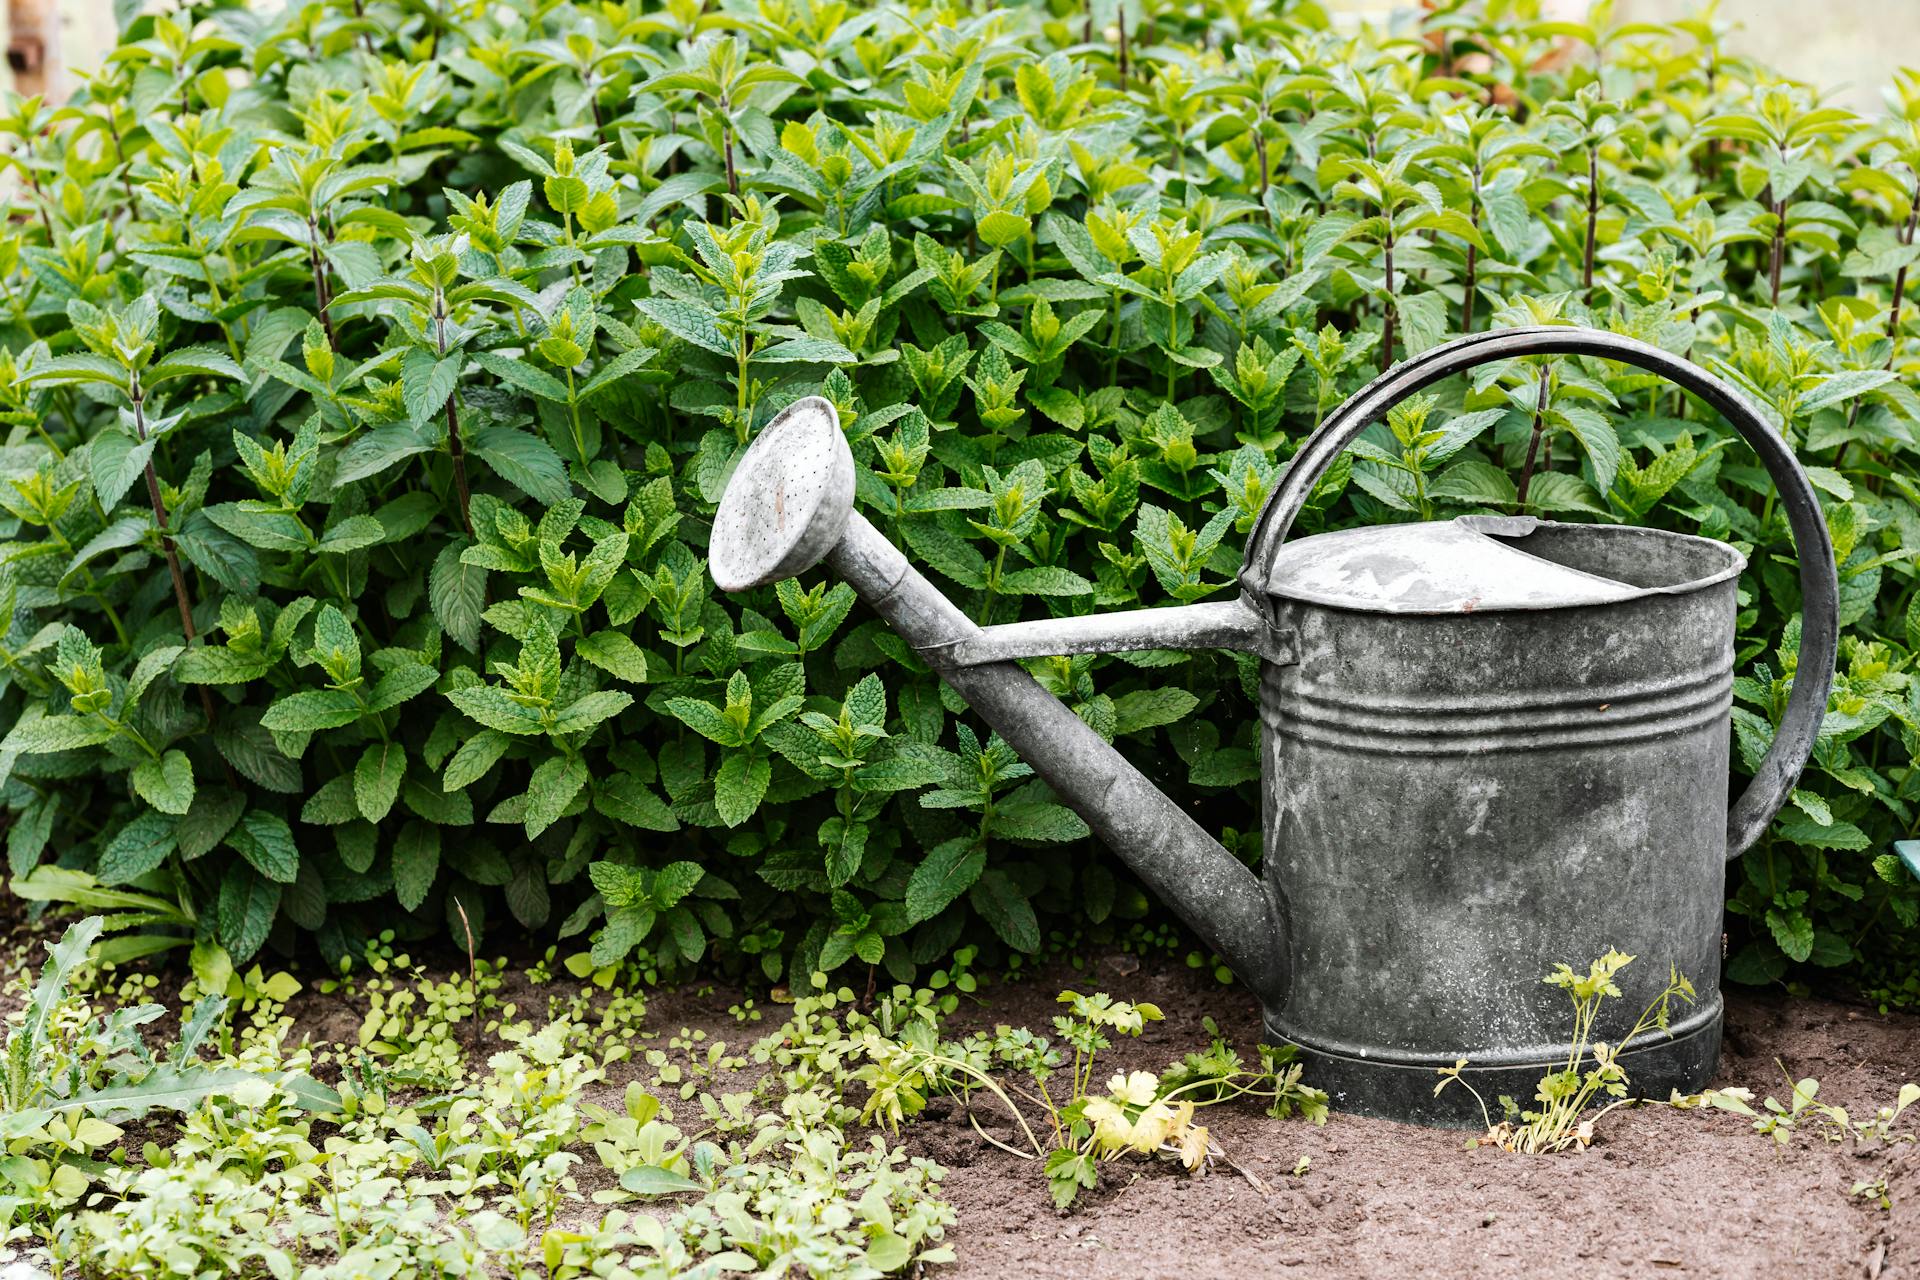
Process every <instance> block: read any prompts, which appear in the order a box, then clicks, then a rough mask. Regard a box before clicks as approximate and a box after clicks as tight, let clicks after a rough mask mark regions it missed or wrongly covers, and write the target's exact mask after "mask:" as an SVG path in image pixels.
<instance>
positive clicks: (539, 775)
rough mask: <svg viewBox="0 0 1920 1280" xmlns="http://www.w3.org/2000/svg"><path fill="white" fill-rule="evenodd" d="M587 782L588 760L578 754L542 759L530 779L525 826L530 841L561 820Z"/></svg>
mask: <svg viewBox="0 0 1920 1280" xmlns="http://www.w3.org/2000/svg"><path fill="white" fill-rule="evenodd" d="M586 785H587V763H586V761H585V760H582V759H581V758H580V757H578V756H573V757H571V758H568V757H564V756H555V757H552V758H551V759H547V760H543V761H541V762H540V767H539V768H537V769H535V770H534V771H533V777H532V778H531V779H529V780H528V782H527V810H526V818H525V825H526V831H527V839H529V840H531V839H533V838H534V837H535V836H537V835H539V834H540V833H541V832H542V831H545V830H546V829H547V828H548V827H550V826H552V825H553V824H554V823H555V822H557V821H559V819H560V815H561V814H562V813H564V812H565V811H566V808H567V806H568V805H570V804H572V803H573V798H574V797H575V796H577V795H579V794H580V788H582V787H584V786H586Z"/></svg>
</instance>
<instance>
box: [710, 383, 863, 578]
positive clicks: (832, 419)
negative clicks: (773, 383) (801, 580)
mask: <svg viewBox="0 0 1920 1280" xmlns="http://www.w3.org/2000/svg"><path fill="white" fill-rule="evenodd" d="M852 514H853V452H852V451H851V450H850V449H848V448H847V438H846V436H844V435H843V434H841V431H840V414H839V412H838V411H837V410H835V409H834V407H833V403H832V401H829V400H824V399H822V398H821V397H819V396H808V397H806V398H805V399H804V400H796V401H794V402H793V403H792V404H790V405H788V406H787V407H786V408H785V409H783V410H782V411H781V412H780V414H779V416H777V417H776V418H774V420H773V421H772V422H769V423H768V424H767V425H766V426H765V427H764V428H762V429H761V431H760V435H759V436H758V437H757V438H756V439H755V440H754V442H753V444H752V445H750V446H749V447H748V448H747V452H746V456H745V457H743V458H741V459H740V465H739V466H738V467H736V468H735V469H734V473H733V478H732V479H731V480H729V481H727V489H726V492H725V493H723V494H721V495H720V509H719V511H717V512H715V513H714V517H713V537H712V539H711V540H710V542H709V543H708V548H707V570H708V572H710V573H712V574H713V581H714V585H716V586H718V587H719V588H720V589H721V590H722V591H745V590H747V589H748V588H749V587H760V586H765V585H766V584H767V583H769V582H779V581H781V580H782V579H785V578H791V577H793V576H794V575H795V574H800V573H805V572H806V571H807V570H808V569H811V568H812V567H813V566H814V565H816V564H818V563H819V562H820V559H821V557H822V556H824V555H826V554H827V552H829V551H831V550H833V547H834V544H835V543H837V542H839V541H840V535H841V534H842V533H844V532H845V531H846V528H847V517H848V516H850V515H852Z"/></svg>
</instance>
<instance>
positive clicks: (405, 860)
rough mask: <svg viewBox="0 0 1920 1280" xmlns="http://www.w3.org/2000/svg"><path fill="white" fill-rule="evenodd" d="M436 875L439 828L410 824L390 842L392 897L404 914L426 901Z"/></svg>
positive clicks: (437, 869) (438, 862)
mask: <svg viewBox="0 0 1920 1280" xmlns="http://www.w3.org/2000/svg"><path fill="white" fill-rule="evenodd" d="M439 874H440V828H438V827H436V826H434V825H433V824H432V823H429V822H419V821H410V822H408V823H407V825H406V826H404V827H402V828H400V834H399V836H398V837H396V838H395V839H394V842H393V896H394V897H395V898H397V899H398V900H399V902H400V906H401V907H402V908H403V909H404V910H407V911H412V910H415V909H416V908H418V907H419V906H420V904H421V903H423V902H425V901H426V900H427V894H428V893H429V892H431V891H432V889H433V882H434V880H435V879H436V878H438V876H439Z"/></svg>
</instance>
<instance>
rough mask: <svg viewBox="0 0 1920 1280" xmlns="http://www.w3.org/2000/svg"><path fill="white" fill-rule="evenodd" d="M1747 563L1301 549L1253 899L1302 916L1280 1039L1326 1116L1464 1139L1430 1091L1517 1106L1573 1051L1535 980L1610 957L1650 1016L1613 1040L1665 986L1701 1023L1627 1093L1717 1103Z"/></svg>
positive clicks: (1487, 543)
mask: <svg viewBox="0 0 1920 1280" xmlns="http://www.w3.org/2000/svg"><path fill="white" fill-rule="evenodd" d="M1376 535H1386V536H1376ZM1744 563H1745V561H1744V558H1743V557H1742V556H1741V555H1740V553H1739V552H1738V551H1736V550H1734V549H1733V548H1732V547H1729V546H1727V545H1725V544H1723V543H1719V542H1713V541H1710V540H1708V539H1704V538H1694V537H1688V536H1686V535H1682V534H1673V533H1665V532H1661V531H1656V530H1649V529H1636V528H1622V527H1609V526H1596V525H1556V524H1546V523H1540V522H1536V521H1534V520H1531V519H1501V518H1497V517H1496V518H1487V517H1471V516H1470V517H1465V518H1463V519H1462V520H1459V521H1453V522H1447V523H1445V524H1438V525H1432V524H1428V525H1398V526H1390V527H1389V528H1386V529H1368V530H1357V531H1353V532H1352V533H1335V534H1322V535H1320V536H1318V537H1313V538H1307V539H1304V540H1302V541H1300V542H1297V543H1292V544H1289V545H1288V546H1287V548H1286V549H1285V551H1284V553H1283V555H1282V557H1281V562H1280V564H1279V565H1278V566H1277V568H1278V570H1279V572H1278V573H1277V574H1276V575H1275V577H1276V578H1277V579H1278V580H1277V581H1275V580H1270V581H1269V599H1270V601H1271V604H1272V608H1273V610H1274V613H1275V617H1276V619H1277V624H1278V626H1279V627H1280V628H1281V629H1282V630H1284V631H1285V632H1286V633H1288V634H1289V635H1290V636H1291V637H1292V648H1293V652H1292V653H1291V654H1289V655H1283V656H1286V657H1290V658H1291V661H1284V662H1273V661H1269V662H1265V663H1263V664H1262V667H1261V688H1260V714H1261V718H1262V725H1263V730H1264V732H1263V733H1262V735H1261V750H1262V774H1263V781H1264V784H1265V785H1264V813H1263V815H1262V818H1263V831H1264V833H1265V868H1266V874H1267V876H1268V877H1269V879H1270V880H1271V882H1272V885H1273V890H1274V892H1275V895H1276V897H1277V899H1278V900H1279V901H1282V902H1286V903H1289V904H1292V907H1293V909H1292V910H1291V912H1290V913H1289V916H1288V924H1289V929H1288V931H1287V939H1288V949H1289V965H1288V980H1287V989H1286V991H1285V993H1284V996H1283V997H1282V998H1280V999H1278V1000H1273V1001H1269V1002H1268V1006H1267V1018H1266V1028H1267V1033H1268V1036H1269V1038H1270V1040H1272V1041H1274V1042H1276V1043H1292V1044H1295V1045H1298V1046H1299V1047H1300V1049H1301V1050H1302V1052H1303V1053H1304V1054H1305V1056H1306V1057H1307V1059H1308V1062H1309V1067H1308V1072H1309V1079H1310V1080H1311V1081H1312V1082H1313V1083H1314V1084H1315V1085H1316V1087H1319V1088H1324V1089H1326V1090H1328V1091H1329V1093H1331V1094H1332V1095H1333V1096H1334V1098H1335V1100H1336V1102H1338V1103H1339V1104H1340V1105H1342V1106H1345V1107H1347V1108H1350V1109H1357V1110H1362V1111H1368V1112H1372V1113H1376V1114H1384V1115H1389V1116H1394V1117H1396V1118H1402V1119H1418V1120H1429V1121H1456V1120H1457V1121H1461V1122H1469V1121H1470V1120H1472V1119H1473V1118H1477V1116H1478V1114H1479V1109H1478V1104H1477V1103H1476V1102H1475V1101H1474V1099H1473V1098H1472V1096H1471V1095H1469V1094H1467V1093H1466V1091H1464V1090H1457V1089H1456V1090H1450V1091H1449V1092H1448V1093H1446V1094H1443V1095H1441V1096H1440V1097H1437V1098H1436V1097H1435V1096H1434V1092H1433V1086H1434V1084H1435V1083H1436V1076H1435V1071H1436V1069H1437V1068H1440V1067H1444V1066H1451V1065H1452V1064H1453V1063H1454V1062H1455V1061H1456V1060H1457V1059H1459V1058H1462V1057H1464V1058H1467V1059H1468V1060H1469V1063H1470V1065H1469V1067H1468V1068H1467V1070H1466V1072H1465V1073H1464V1074H1465V1078H1466V1079H1467V1081H1468V1082H1469V1083H1471V1084H1473V1086H1474V1088H1475V1089H1476V1090H1477V1091H1478V1092H1479V1093H1480V1094H1481V1095H1482V1096H1483V1097H1484V1098H1485V1099H1486V1100H1487V1102H1488V1103H1489V1105H1492V1103H1493V1101H1494V1099H1496V1098H1497V1097H1499V1096H1500V1095H1502V1094H1505V1095H1508V1096H1510V1097H1513V1098H1516V1099H1520V1100H1522V1101H1527V1100H1530V1099H1531V1098H1532V1095H1533V1090H1534V1088H1535V1086H1536V1084H1537V1083H1538V1081H1539V1078H1540V1076H1541V1074H1542V1071H1543V1069H1544V1065H1543V1064H1548V1063H1552V1062H1554V1061H1556V1059H1558V1060H1564V1058H1565V1056H1566V1051H1567V1048H1566V1042H1567V1037H1568V1034H1569V1028H1570V1025H1571V1010H1570V1008H1569V1004H1568V1001H1567V997H1566V995H1565V993H1564V992H1562V991H1561V990H1559V989H1557V988H1554V987H1551V986H1548V985H1546V984H1545V983H1543V982H1542V981H1541V978H1542V976H1543V975H1544V972H1545V970H1546V969H1547V968H1548V967H1549V966H1550V963H1551V962H1554V961H1566V962H1567V963H1569V964H1571V965H1573V966H1574V967H1575V968H1578V969H1581V970H1583V971H1584V968H1585V965H1586V962H1587V961H1589V960H1591V959H1594V958H1596V957H1598V956H1600V955H1602V954H1604V953H1605V952H1607V951H1608V950H1609V949H1614V948H1617V949H1619V950H1621V951H1624V952H1626V953H1627V954H1629V955H1632V956H1634V957H1636V959H1637V963H1636V964H1635V965H1633V966H1632V967H1631V968H1629V969H1628V970H1626V971H1625V972H1624V973H1623V974H1622V975H1621V982H1622V983H1623V990H1625V991H1626V992H1627V994H1628V995H1630V996H1632V995H1641V996H1642V998H1641V999H1640V1000H1639V1001H1638V1002H1635V1001H1632V1000H1628V999H1622V1000H1619V1001H1615V1002H1612V1004H1611V1005H1610V1006H1609V1007H1607V1008H1606V1009H1605V1010H1604V1013H1603V1018H1604V1020H1603V1022H1602V1024H1601V1025H1600V1027H1599V1028H1598V1038H1600V1039H1601V1040H1602V1041H1604V1042H1611V1043H1618V1040H1619V1038H1620V1037H1621V1036H1622V1035H1624V1034H1625V1033H1626V1032H1627V1031H1628V1030H1629V1029H1630V1024H1631V1022H1632V1020H1633V1019H1634V1018H1635V1017H1636V1016H1637V1015H1638V1014H1639V1013H1640V1011H1641V1008H1642V1007H1644V1005H1645V1003H1646V998H1647V996H1646V995H1643V994H1642V989H1643V988H1648V987H1651V989H1652V991H1655V992H1657V991H1658V990H1659V989H1660V987H1661V986H1662V985H1663V984H1664V982H1665V980H1666V978H1667V976H1668V970H1669V966H1671V967H1672V968H1673V969H1675V970H1677V971H1678V972H1680V973H1682V974H1684V975H1685V976H1686V977H1687V978H1688V979H1689V980H1690V981H1692V982H1693V984H1694V985H1695V987H1696V988H1697V989H1698V991H1699V992H1700V999H1699V1000H1698V1002H1697V1003H1695V1004H1693V1005H1691V1006H1680V1007H1678V1008H1677V1009H1676V1011H1675V1014H1674V1018H1673V1021H1672V1023H1671V1025H1670V1027H1669V1028H1668V1034H1667V1035H1665V1036H1659V1037H1655V1038H1654V1039H1652V1040H1645V1041H1641V1042H1637V1043H1638V1045H1639V1047H1637V1048H1633V1049H1630V1050H1629V1051H1628V1054H1627V1056H1626V1057H1625V1058H1623V1060H1622V1065H1623V1066H1624V1067H1625V1068H1626V1069H1627V1071H1628V1073H1629V1074H1630V1076H1631V1077H1632V1079H1633V1082H1634V1086H1635V1088H1636V1089H1637V1090H1640V1091H1643V1092H1646V1093H1647V1094H1649V1096H1659V1097H1665V1096H1666V1095H1667V1092H1668V1090H1669V1089H1671V1088H1680V1089H1687V1090H1692V1089H1698V1088H1700V1087H1702V1086H1703V1085H1704V1084H1705V1083H1706V1082H1707V1078H1708V1076H1709V1075H1710V1074H1711V1071H1712V1066H1713V1063H1714V1060H1715V1057H1716V1055H1717V1053H1718V1048H1719V1037H1720V997H1719V992H1718V988H1719V972H1720V951H1721V910H1722V903H1723V901H1724V897H1725V894H1724V880H1725V870H1724V869H1725V865H1726V855H1727V817H1726V808H1727V777H1728V757H1729V745H1730V716H1729V712H1730V709H1731V702H1732V690H1733V639H1734V614H1735V607H1736V606H1735V599H1734V592H1735V589H1736V584H1737V578H1738V575H1739V572H1740V569H1741V568H1742V566H1743V565H1744ZM1290 571H1291V572H1290ZM1303 584H1304V585H1303ZM1343 587H1345V588H1347V589H1345V590H1342V588H1343ZM1629 1006H1631V1007H1629ZM1623 1024H1624V1025H1623ZM1455 1094H1458V1096H1457V1097H1456V1096H1454V1095H1455Z"/></svg>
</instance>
